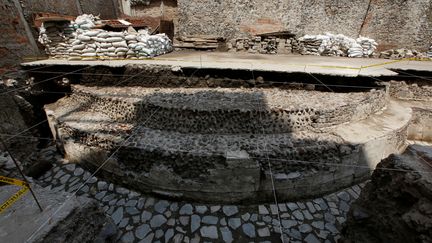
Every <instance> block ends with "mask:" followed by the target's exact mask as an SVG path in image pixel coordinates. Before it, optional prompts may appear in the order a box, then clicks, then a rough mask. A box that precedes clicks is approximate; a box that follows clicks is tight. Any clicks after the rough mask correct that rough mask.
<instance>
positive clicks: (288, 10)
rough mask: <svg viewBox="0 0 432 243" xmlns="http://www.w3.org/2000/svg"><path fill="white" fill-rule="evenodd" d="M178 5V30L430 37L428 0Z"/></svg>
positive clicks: (413, 41)
mask: <svg viewBox="0 0 432 243" xmlns="http://www.w3.org/2000/svg"><path fill="white" fill-rule="evenodd" d="M178 7H179V10H178V11H179V26H178V28H179V32H178V33H179V34H180V35H196V34H207V35H218V36H224V37H227V38H229V39H230V38H235V37H245V36H248V35H251V34H252V35H253V34H256V33H265V32H273V31H279V30H291V31H293V32H295V33H296V34H299V35H303V34H320V33H324V32H333V33H341V34H345V35H347V36H350V37H357V36H358V35H359V34H362V35H366V36H369V37H372V38H375V39H377V40H378V42H379V43H380V44H381V45H382V46H381V47H382V48H381V49H385V48H394V47H408V48H417V49H420V50H427V48H428V47H429V45H430V42H431V39H432V1H431V0H313V1H312V0H287V1H282V0H272V1H262V0H218V1H214V0H195V1H189V0H179V1H178Z"/></svg>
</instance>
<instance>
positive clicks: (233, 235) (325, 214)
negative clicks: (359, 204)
mask: <svg viewBox="0 0 432 243" xmlns="http://www.w3.org/2000/svg"><path fill="white" fill-rule="evenodd" d="M42 154H43V156H44V157H46V159H50V160H52V161H55V162H54V163H53V165H54V166H53V168H52V169H51V170H49V171H48V172H47V173H45V174H44V175H43V176H42V177H40V178H39V180H38V182H39V183H40V184H41V185H42V186H44V187H47V188H49V189H51V190H54V191H63V190H65V191H68V192H74V191H76V190H77V189H79V188H80V187H81V185H82V184H83V182H84V181H85V180H87V179H88V183H87V184H86V185H84V186H83V187H82V188H81V189H80V191H79V192H78V193H77V194H78V195H84V196H88V197H90V198H94V199H96V200H97V201H98V202H99V203H100V205H101V207H103V209H104V211H105V213H106V214H107V215H109V216H110V217H111V218H112V219H113V221H114V222H115V224H116V225H117V226H118V227H119V230H120V233H119V235H118V240H119V241H123V242H278V241H281V238H280V231H281V229H282V231H283V237H284V242H336V241H337V239H338V238H339V228H340V225H341V224H342V223H344V222H345V215H346V213H347V212H348V210H349V208H350V204H351V203H352V202H353V200H355V199H357V198H358V196H359V193H360V191H361V188H362V187H363V184H361V185H356V186H353V187H351V188H347V189H345V190H342V191H339V192H336V193H333V194H330V195H327V196H324V197H322V198H316V199H313V200H307V201H301V202H284V203H279V204H278V205H276V204H265V205H247V206H240V205H204V204H199V203H188V202H175V201H169V200H164V199H158V198H154V197H152V196H149V195H143V194H140V193H137V192H134V191H131V190H128V189H126V188H124V187H121V186H118V185H114V184H112V183H109V182H107V181H104V180H101V179H98V178H96V177H91V178H90V176H91V173H90V172H88V171H86V170H85V169H83V168H81V167H80V166H78V165H75V164H67V165H62V164H61V162H62V158H61V157H60V156H59V155H56V151H55V149H46V150H44V151H43V152H42ZM278 212H279V213H280V219H281V224H282V225H279V220H278Z"/></svg>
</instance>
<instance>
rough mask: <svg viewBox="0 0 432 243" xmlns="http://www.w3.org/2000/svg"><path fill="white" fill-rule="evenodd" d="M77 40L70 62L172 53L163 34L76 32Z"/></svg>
mask: <svg viewBox="0 0 432 243" xmlns="http://www.w3.org/2000/svg"><path fill="white" fill-rule="evenodd" d="M77 33H78V35H77V39H76V40H75V41H74V42H73V43H72V47H71V49H70V57H69V60H95V59H100V60H105V59H122V58H130V59H140V58H148V57H154V56H158V55H162V54H165V53H167V52H170V51H171V50H172V44H171V41H170V39H169V38H168V37H167V36H166V35H165V34H158V35H150V34H148V32H147V31H139V32H138V33H128V32H126V31H125V32H112V31H105V30H100V29H93V30H77Z"/></svg>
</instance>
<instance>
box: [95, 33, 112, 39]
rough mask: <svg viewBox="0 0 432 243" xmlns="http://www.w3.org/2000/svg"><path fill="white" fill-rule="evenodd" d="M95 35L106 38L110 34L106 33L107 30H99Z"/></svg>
mask: <svg viewBox="0 0 432 243" xmlns="http://www.w3.org/2000/svg"><path fill="white" fill-rule="evenodd" d="M97 37H99V38H108V37H110V35H109V34H108V32H101V33H99V34H97Z"/></svg>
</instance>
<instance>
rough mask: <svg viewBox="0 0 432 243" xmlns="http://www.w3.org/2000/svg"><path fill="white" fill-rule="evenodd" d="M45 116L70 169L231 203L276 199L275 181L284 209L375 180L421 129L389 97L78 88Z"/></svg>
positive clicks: (163, 192) (147, 189)
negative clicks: (411, 129) (380, 167)
mask: <svg viewBox="0 0 432 243" xmlns="http://www.w3.org/2000/svg"><path fill="white" fill-rule="evenodd" d="M45 110H46V113H47V115H48V119H49V123H50V127H51V129H52V132H53V134H54V135H55V137H56V139H57V141H58V142H59V144H60V146H62V148H63V149H64V150H65V153H66V156H67V158H68V159H69V160H70V162H76V163H81V164H85V165H90V166H92V167H94V168H97V167H98V166H100V165H102V164H104V166H103V168H102V170H103V172H104V174H105V176H108V177H110V178H112V179H113V180H117V181H118V182H121V183H123V184H126V185H127V186H129V187H132V188H135V189H137V190H140V191H145V192H152V193H157V194H161V195H164V196H169V197H177V198H182V199H184V198H186V199H190V200H196V201H208V202H226V203H234V202H236V203H238V202H251V201H267V200H272V197H273V195H272V192H273V185H272V179H274V186H275V189H276V192H277V194H278V197H279V198H281V199H282V200H285V199H286V200H288V199H300V198H311V197H314V196H317V195H321V194H325V193H329V192H333V191H336V190H338V189H340V188H344V187H347V186H349V185H351V184H353V183H356V182H359V181H362V180H365V179H366V178H368V176H369V174H370V171H371V170H373V169H374V166H375V165H376V164H377V163H378V162H379V161H380V160H381V159H382V158H384V157H386V156H387V155H388V154H390V153H398V152H400V151H402V150H403V149H404V145H405V140H406V130H407V127H408V124H409V121H410V119H411V109H410V108H408V107H403V106H401V105H399V104H397V103H395V102H393V101H389V99H388V95H387V92H386V91H385V90H371V91H369V92H356V93H328V92H317V91H304V90H281V89H258V88H256V89H227V88H215V89H209V88H189V89H186V88H175V89H169V88H165V89H158V88H143V87H121V88H116V87H110V88H108V87H86V86H82V85H75V86H73V94H72V95H70V96H68V97H65V98H63V99H61V100H59V101H58V102H56V103H54V104H51V105H47V106H46V107H45ZM353 134H355V135H353ZM381 144H383V145H382V146H381ZM113 152H116V153H115V154H114V156H110V155H111V154H112V153H113Z"/></svg>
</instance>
